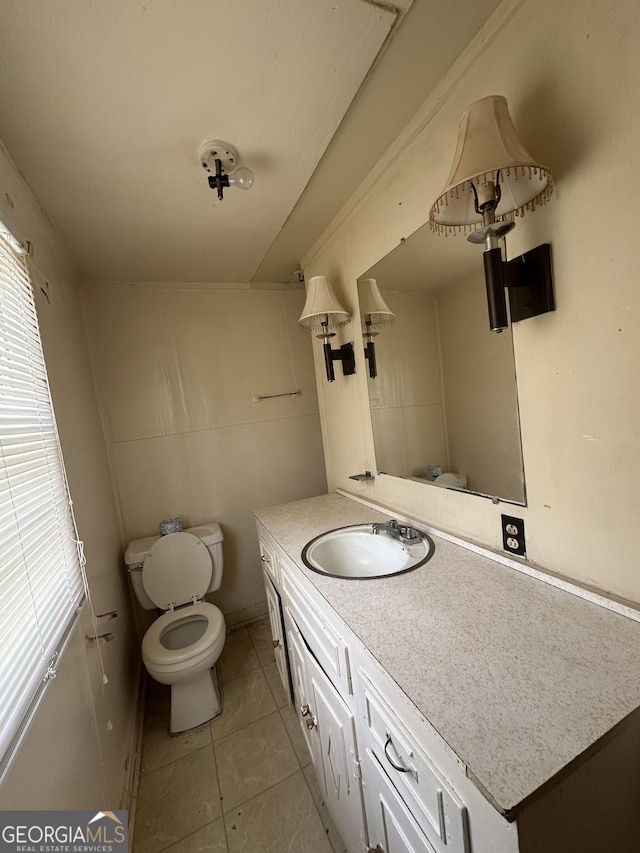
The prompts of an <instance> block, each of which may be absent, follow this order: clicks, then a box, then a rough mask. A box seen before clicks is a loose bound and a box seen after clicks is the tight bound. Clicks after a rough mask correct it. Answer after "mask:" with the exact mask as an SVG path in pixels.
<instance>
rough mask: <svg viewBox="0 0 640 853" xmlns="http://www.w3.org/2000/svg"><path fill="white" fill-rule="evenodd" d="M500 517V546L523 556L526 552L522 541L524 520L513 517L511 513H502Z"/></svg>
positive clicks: (511, 552) (510, 552)
mask: <svg viewBox="0 0 640 853" xmlns="http://www.w3.org/2000/svg"><path fill="white" fill-rule="evenodd" d="M501 518H502V547H503V548H504V550H505V551H508V552H509V554H517V555H518V556H519V557H524V556H525V555H526V553H527V549H526V545H525V541H524V521H523V520H522V519H521V518H514V516H512V515H503V516H501Z"/></svg>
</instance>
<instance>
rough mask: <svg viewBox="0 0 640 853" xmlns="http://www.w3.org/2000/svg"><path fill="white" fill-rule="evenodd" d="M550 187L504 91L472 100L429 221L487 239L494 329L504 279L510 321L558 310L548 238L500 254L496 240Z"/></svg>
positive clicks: (443, 229)
mask: <svg viewBox="0 0 640 853" xmlns="http://www.w3.org/2000/svg"><path fill="white" fill-rule="evenodd" d="M552 191H553V178H552V177H551V172H550V171H549V170H548V169H547V168H546V167H545V166H541V165H540V164H539V163H537V162H536V161H535V160H534V159H533V158H532V157H531V155H530V154H529V153H528V152H527V151H526V150H525V149H524V148H523V146H522V145H521V143H520V141H519V140H518V136H517V134H516V130H515V128H514V126H513V123H512V121H511V117H510V115H509V107H508V105H507V100H506V98H504V97H502V96H501V95H490V96H489V97H488V98H482V100H480V101H476V102H475V103H473V104H471V106H470V107H469V108H468V109H467V110H465V112H464V113H463V115H462V118H461V119H460V127H459V130H458V145H457V148H456V153H455V157H454V160H453V166H452V167H451V172H450V174H449V178H448V179H447V183H446V186H445V188H444V189H443V191H442V193H441V194H440V196H439V197H438V198H437V199H436V201H435V202H434V203H433V205H432V207H431V211H430V213H429V222H430V226H431V230H432V231H435V232H436V233H438V234H445V235H446V234H449V233H456V232H465V233H469V232H471V233H469V236H468V237H467V239H468V240H469V241H470V242H472V243H480V244H482V243H484V245H485V250H484V270H485V282H486V285H487V300H488V305H489V326H490V327H491V329H492V331H495V332H501V331H502V330H503V329H506V328H507V325H508V321H507V305H506V299H505V292H504V288H505V287H507V288H509V307H510V313H511V320H512V321H514V322H515V321H518V320H525V319H527V318H528V317H536V316H538V315H539V314H544V313H546V312H547V311H553V310H555V303H554V297H553V278H552V274H551V250H550V246H549V245H548V244H544V245H542V246H538V247H537V248H536V249H533V250H532V251H531V252H526V253H525V254H524V255H522V256H521V257H519V258H516V259H514V260H512V261H503V260H502V253H501V250H500V248H499V245H498V241H499V240H500V238H501V237H504V236H505V235H506V234H508V233H509V231H511V229H512V228H513V227H514V226H515V222H514V221H513V219H514V218H515V217H516V216H523V215H524V213H525V212H526V211H529V210H533V209H534V207H537V206H539V205H541V204H544V203H545V202H546V201H548V199H549V196H550V195H551V193H552Z"/></svg>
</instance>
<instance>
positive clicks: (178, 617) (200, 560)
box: [125, 524, 226, 734]
mask: <svg viewBox="0 0 640 853" xmlns="http://www.w3.org/2000/svg"><path fill="white" fill-rule="evenodd" d="M194 531H196V532H195V534H194ZM221 542H222V532H221V531H220V528H219V525H217V524H211V525H203V526H202V527H199V528H192V529H191V530H190V531H184V532H180V533H170V534H168V535H167V536H161V537H159V538H150V539H145V540H136V541H134V542H131V543H130V544H129V547H128V548H127V551H126V554H125V561H126V562H127V565H128V566H129V575H130V577H131V580H132V585H133V588H134V591H135V592H136V595H137V597H138V600H139V601H140V603H141V604H142V606H143V607H145V608H146V609H149V605H150V606H151V607H158V608H160V609H161V610H164V611H165V612H164V613H163V614H162V615H161V616H159V617H158V618H157V619H156V620H155V621H154V622H153V623H152V625H151V626H150V627H149V629H148V630H147V632H146V633H145V635H144V637H143V639H142V661H143V663H144V665H145V668H146V669H147V672H148V673H149V675H150V676H151V677H152V678H154V679H155V680H156V681H159V682H160V683H161V684H168V685H171V722H170V730H171V733H172V734H177V733H179V732H184V731H187V730H188V729H192V728H195V727H197V726H201V725H203V724H204V723H207V722H209V721H210V720H212V719H213V718H214V717H215V716H216V715H217V714H219V713H220V691H219V688H218V682H217V678H216V673H215V663H216V661H217V660H218V658H219V657H220V653H221V652H222V648H223V646H224V641H225V634H226V626H225V621H224V616H223V615H222V612H221V611H220V610H219V609H218V608H217V607H216V606H215V605H213V604H210V603H208V602H206V601H203V600H202V599H203V597H204V595H205V594H206V592H208V591H210V590H211V589H217V588H218V587H219V586H220V579H221V573H222V553H221V550H222V549H221Z"/></svg>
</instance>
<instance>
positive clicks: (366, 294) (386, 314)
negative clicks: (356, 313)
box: [360, 278, 396, 379]
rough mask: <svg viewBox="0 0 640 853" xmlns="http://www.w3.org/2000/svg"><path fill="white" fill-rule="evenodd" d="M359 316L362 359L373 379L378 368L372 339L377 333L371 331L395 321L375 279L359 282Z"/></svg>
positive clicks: (364, 279) (365, 279)
mask: <svg viewBox="0 0 640 853" xmlns="http://www.w3.org/2000/svg"><path fill="white" fill-rule="evenodd" d="M360 314H361V315H362V322H363V324H364V339H365V347H364V357H365V359H366V360H367V361H368V362H369V376H370V377H371V379H375V378H376V376H377V375H378V366H377V364H376V348H375V344H374V342H373V339H374V338H375V337H376V336H377V335H378V334H379V333H378V332H374V331H373V330H374V329H381V328H382V327H383V326H390V325H391V324H392V323H394V322H395V319H396V317H395V314H394V313H393V311H391V309H390V308H389V307H388V306H387V304H386V303H385V301H384V299H383V298H382V296H381V295H380V291H379V290H378V284H377V282H376V280H375V278H363V279H362V281H361V282H360Z"/></svg>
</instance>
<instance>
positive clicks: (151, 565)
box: [142, 533, 213, 610]
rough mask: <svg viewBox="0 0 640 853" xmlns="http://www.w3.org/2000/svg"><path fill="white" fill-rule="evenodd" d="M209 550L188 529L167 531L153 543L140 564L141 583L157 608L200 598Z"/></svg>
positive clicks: (208, 576)
mask: <svg viewBox="0 0 640 853" xmlns="http://www.w3.org/2000/svg"><path fill="white" fill-rule="evenodd" d="M212 568H213V567H212V562H211V554H210V553H209V549H208V548H207V546H206V545H205V544H204V542H203V541H202V540H201V539H198V538H197V536H193V535H192V534H191V533H169V534H168V535H167V536H161V537H160V539H158V540H157V541H156V542H154V543H153V545H152V546H151V548H150V549H149V551H148V553H147V556H146V557H145V560H144V563H143V565H142V585H143V586H144V589H145V592H146V593H147V595H148V596H149V598H150V599H151V601H153V603H154V604H155V605H156V606H157V607H159V608H160V609H161V610H169V608H170V607H171V605H172V604H173V605H174V606H177V605H178V604H186V603H187V602H188V601H191V599H192V596H194V595H195V596H197V598H198V599H200V598H203V596H204V594H205V592H206V591H207V588H208V586H209V583H210V582H211V572H212Z"/></svg>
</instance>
